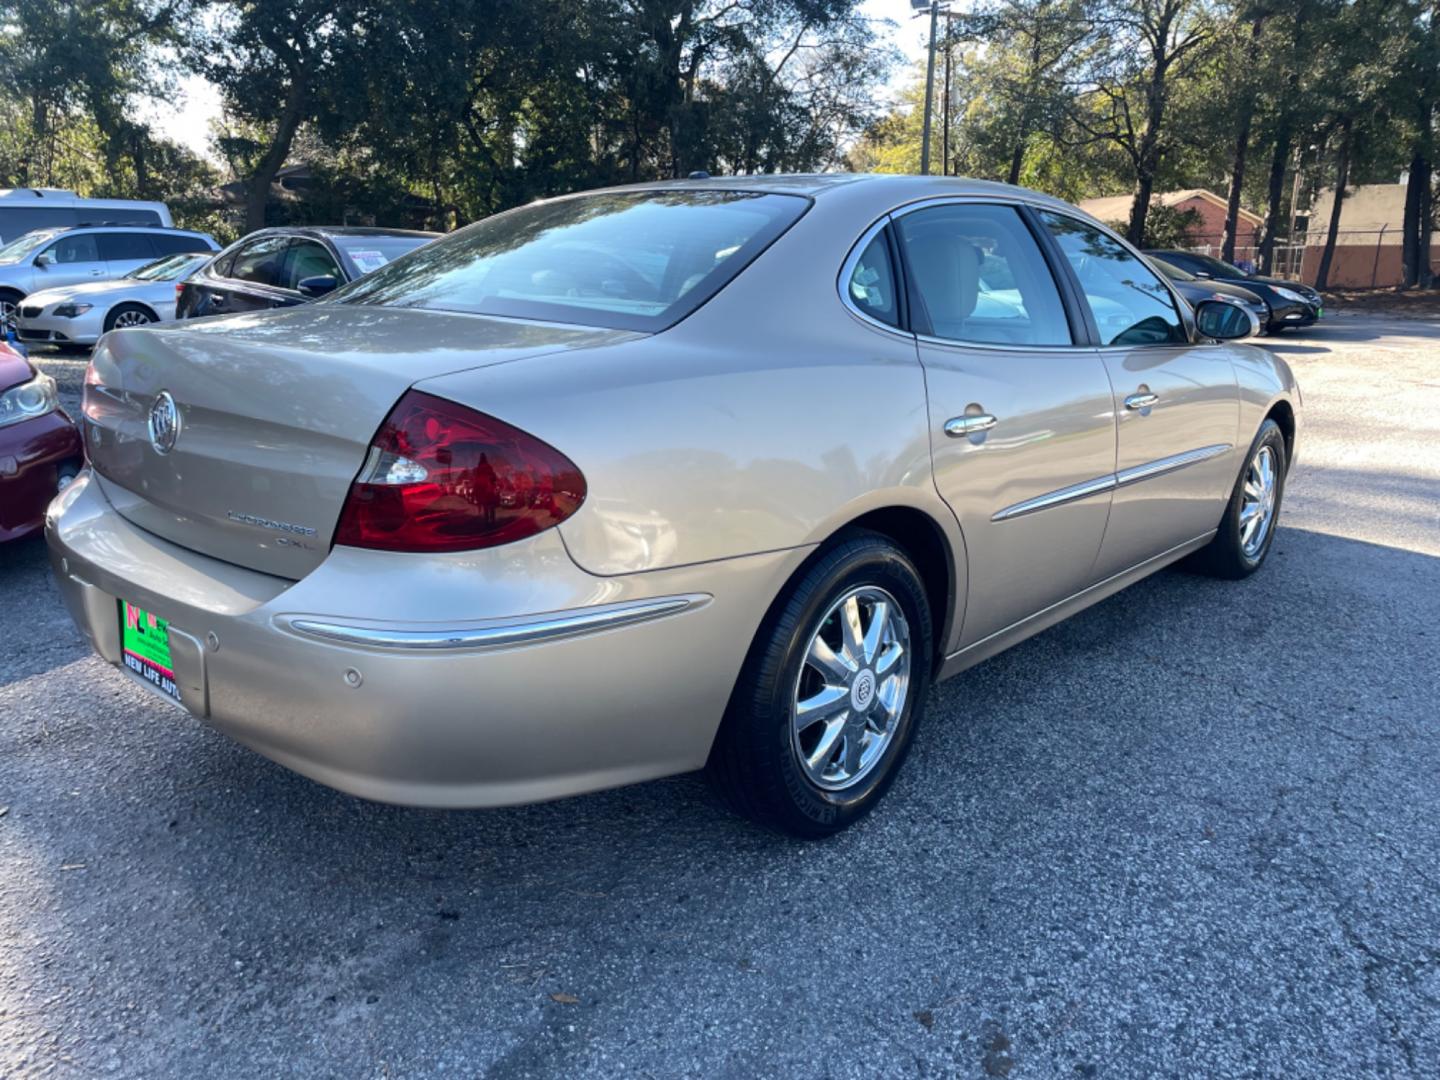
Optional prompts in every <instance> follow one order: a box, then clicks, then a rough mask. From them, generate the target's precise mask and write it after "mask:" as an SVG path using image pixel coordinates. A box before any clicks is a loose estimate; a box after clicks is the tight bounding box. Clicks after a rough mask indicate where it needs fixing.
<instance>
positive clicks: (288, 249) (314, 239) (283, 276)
mask: <svg viewBox="0 0 1440 1080" xmlns="http://www.w3.org/2000/svg"><path fill="white" fill-rule="evenodd" d="M439 235H440V234H439V233H430V232H412V231H409V230H406V229H371V228H360V227H348V226H344V227H342V226H333V227H331V226H326V227H319V226H294V227H286V228H276V229H261V230H260V231H258V232H253V233H251V234H250V235H249V236H246V237H244V238H243V239H241V240H240V241H238V242H237V243H234V244H232V245H231V246H230V247H228V248H226V249H225V250H224V251H223V252H222V253H221V254H220V256H219V257H218V258H216V259H215V260H214V261H213V262H212V263H210V265H209V266H207V267H205V268H204V269H203V270H201V271H200V272H199V273H197V274H195V275H194V276H193V277H192V278H191V279H190V280H189V281H187V282H185V286H184V288H182V289H181V290H180V295H179V298H178V300H177V301H176V305H175V317H176V318H177V319H194V318H199V317H202V316H209V315H228V314H233V313H235V312H238V311H259V310H264V309H266V308H276V307H291V306H293V305H295V304H304V303H308V302H309V301H311V300H314V299H316V298H317V297H320V296H324V295H325V294H326V293H328V292H330V291H332V290H334V289H336V288H338V287H339V286H341V285H344V284H346V283H347V282H351V281H354V280H355V279H356V278H358V277H360V276H362V275H364V274H368V273H370V272H371V271H372V270H378V269H379V268H380V267H382V266H384V265H385V264H386V263H388V262H389V261H390V260H391V259H394V258H397V257H399V256H401V255H404V254H405V253H406V252H408V251H412V250H414V249H415V248H417V247H419V246H421V245H422V244H428V243H429V242H430V241H431V240H434V239H435V238H436V237H437V236H439Z"/></svg>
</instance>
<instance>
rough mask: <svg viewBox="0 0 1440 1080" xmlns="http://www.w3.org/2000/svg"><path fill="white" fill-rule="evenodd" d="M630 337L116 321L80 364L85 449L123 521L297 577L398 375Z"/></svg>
mask: <svg viewBox="0 0 1440 1080" xmlns="http://www.w3.org/2000/svg"><path fill="white" fill-rule="evenodd" d="M637 336H640V335H637V334H635V333H633V332H628V331H619V330H603V329H592V328H587V327H575V326H556V325H553V324H541V323H528V322H522V321H518V320H509V319H495V318H489V317H486V316H477V315H462V314H449V313H444V312H436V311H416V310H410V309H403V308H380V307H372V306H355V307H350V306H347V305H343V304H319V305H314V306H308V307H302V308H295V309H291V310H288V311H283V312H273V313H264V314H260V315H253V314H252V315H236V316H230V317H225V318H219V319H206V320H200V321H196V322H180V323H172V324H169V325H166V326H162V327H157V328H147V329H137V330H127V331H122V332H120V333H116V334H110V335H108V336H107V337H106V338H105V340H104V342H103V344H102V345H101V347H99V348H97V349H96V351H95V355H94V357H93V358H92V360H91V369H90V373H89V375H88V376H87V380H86V389H85V410H84V411H85V428H86V446H87V450H88V453H89V457H90V461H91V463H92V464H93V465H94V467H95V471H96V473H97V474H98V475H99V477H100V483H101V486H102V488H103V490H104V491H105V494H106V495H107V496H108V497H109V499H110V501H111V502H112V503H113V504H114V506H115V508H116V510H117V511H118V512H119V513H120V514H122V515H123V516H124V517H126V518H127V519H129V520H130V521H132V522H133V523H134V524H136V525H138V526H140V527H141V528H143V529H146V530H147V531H149V532H152V533H156V534H157V535H159V536H162V537H164V538H165V539H167V540H170V541H172V542H173V543H176V544H179V545H181V546H182V547H185V548H189V549H191V550H194V551H199V552H202V553H204V554H206V555H210V556H212V557H214V558H218V559H223V560H225V561H226V562H230V563H234V564H236V565H239V566H245V567H248V568H250V569H253V570H259V571H262V572H264V573H269V574H276V575H278V576H281V577H287V578H291V579H295V580H298V579H299V578H301V577H303V576H304V575H305V574H307V573H308V572H309V571H310V570H312V569H314V568H315V567H316V566H318V565H319V564H320V562H321V561H322V560H323V559H324V558H325V556H326V554H327V553H328V552H329V550H330V542H331V536H332V535H333V533H334V529H335V523H336V521H337V519H338V518H339V515H340V510H341V507H342V506H343V504H344V502H345V497H346V495H347V494H348V492H349V489H350V483H351V481H352V480H353V479H354V478H355V475H356V473H357V472H358V471H359V469H360V466H361V464H362V462H363V461H364V459H365V454H366V452H367V450H368V448H369V445H370V440H371V438H372V436H373V435H374V434H375V431H376V429H377V428H378V427H379V426H380V423H381V421H382V420H384V418H385V416H386V415H387V414H388V413H389V411H390V409H391V408H392V407H393V406H394V405H395V403H396V401H398V400H399V398H400V396H401V395H402V394H403V393H404V392H405V390H406V389H407V388H409V387H410V386H411V384H413V383H415V382H417V381H419V380H421V379H428V378H432V377H434V376H437V375H444V374H447V373H450V372H455V371H463V370H467V369H470V368H476V367H485V366H488V365H491V364H499V363H505V362H508V361H511V360H518V359H522V358H524V357H529V356H540V355H544V354H547V353H552V352H557V351H562V350H567V349H578V348H587V347H590V346H595V345H602V344H609V343H612V342H615V341H619V340H625V339H627V338H632V337H637ZM172 406H173V407H172ZM152 411H153V412H154V413H155V420H154V423H152V420H151V414H152ZM174 418H178V425H174V426H175V431H174V436H173V445H171V446H170V447H169V449H168V450H164V449H163V447H164V445H165V443H166V441H167V433H168V428H169V426H170V424H171V422H172V421H173V419H174ZM502 419H503V418H502ZM152 434H154V435H156V436H158V438H152ZM157 443H158V446H157ZM162 450H163V452H162Z"/></svg>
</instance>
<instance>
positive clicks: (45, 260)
mask: <svg viewBox="0 0 1440 1080" xmlns="http://www.w3.org/2000/svg"><path fill="white" fill-rule="evenodd" d="M35 265H36V266H38V267H39V268H40V269H41V270H49V269H50V267H52V266H54V265H55V252H53V251H50V250H48V249H47V250H45V251H42V252H40V254H39V255H36V256H35Z"/></svg>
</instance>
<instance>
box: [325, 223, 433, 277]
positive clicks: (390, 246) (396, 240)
mask: <svg viewBox="0 0 1440 1080" xmlns="http://www.w3.org/2000/svg"><path fill="white" fill-rule="evenodd" d="M434 239H435V237H433V236H426V235H425V234H423V233H422V234H420V235H419V236H386V235H384V234H381V235H374V234H364V235H360V236H346V235H345V234H343V233H341V234H338V235H337V234H333V233H332V234H331V236H330V242H331V243H332V244H334V245H335V246H336V247H338V248H339V249H340V250H341V251H343V252H344V253H345V254H346V255H348V256H349V257H350V261H351V262H353V263H354V264H355V269H357V270H359V271H360V273H362V274H368V273H370V272H371V271H372V270H379V269H380V267H382V266H384V265H385V264H386V263H388V262H390V261H391V260H392V259H398V258H399V257H400V256H401V255H405V254H408V253H409V252H411V251H414V250H415V249H416V248H417V247H420V246H421V245H422V244H428V243H430V241H431V240H434Z"/></svg>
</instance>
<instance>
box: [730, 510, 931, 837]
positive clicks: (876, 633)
mask: <svg viewBox="0 0 1440 1080" xmlns="http://www.w3.org/2000/svg"><path fill="white" fill-rule="evenodd" d="M877 624H878V625H877ZM932 656H933V642H932V634H931V622H930V607H929V603H928V601H927V599H926V594H925V587H924V584H923V583H922V581H921V579H920V575H919V573H918V571H917V570H916V569H915V565H914V564H913V563H912V562H911V561H910V559H909V557H908V556H907V555H906V554H905V553H904V552H903V551H901V550H900V548H898V547H896V546H895V544H894V543H892V542H891V541H890V540H889V539H888V538H886V537H883V536H881V535H879V534H877V533H872V532H868V531H859V530H856V531H855V532H852V533H849V534H847V535H845V536H844V537H843V538H841V539H840V540H839V541H838V542H836V543H835V544H834V546H833V547H831V548H829V549H828V550H826V551H824V552H823V554H821V555H820V557H819V558H817V559H816V560H815V562H814V563H813V565H811V566H809V567H808V568H807V569H806V570H805V571H804V572H803V573H802V574H801V575H800V576H799V577H798V578H797V579H796V580H794V581H793V582H791V584H790V585H789V586H788V587H787V588H786V591H785V592H784V593H783V594H782V595H781V596H780V598H779V599H778V600H777V601H776V603H775V604H774V606H773V607H772V608H771V611H770V614H769V616H768V617H767V618H766V621H765V623H764V624H763V625H762V626H761V628H760V631H759V633H758V634H757V635H756V638H755V641H754V643H753V644H752V645H751V648H750V654H749V656H748V657H747V658H746V661H745V666H744V668H743V669H742V671H741V675H740V679H739V681H738V682H737V683H736V686H735V690H734V693H733V694H732V695H731V700H730V705H729V707H728V709H727V710H726V713H725V718H724V720H723V721H722V722H721V725H720V731H719V733H718V734H717V735H716V738H715V745H714V747H713V748H712V749H711V752H710V761H709V764H708V765H707V768H706V771H707V773H708V775H709V778H710V780H711V782H712V784H713V785H714V786H715V788H716V790H717V791H718V792H719V793H720V795H721V796H722V797H723V798H724V799H725V801H726V802H727V803H728V804H729V805H730V806H731V807H732V808H733V809H735V810H736V811H737V812H739V813H741V814H744V815H745V816H746V817H749V818H751V819H752V820H755V821H758V822H760V823H762V824H765V825H768V826H770V827H771V828H774V829H777V830H780V831H782V832H787V833H790V834H791V835H794V836H799V837H804V838H816V837H822V836H829V835H831V834H833V833H836V832H839V831H840V830H841V829H844V828H845V827H847V826H849V825H851V824H853V823H854V822H856V821H858V820H859V819H860V818H861V817H863V816H864V815H865V814H867V813H869V812H870V811H871V810H872V809H873V808H874V807H875V804H876V803H878V802H879V801H880V799H881V798H882V797H883V796H884V794H885V792H886V791H887V790H889V787H890V784H891V783H892V782H893V781H894V779H895V775H896V773H897V772H898V771H899V768H900V766H901V764H902V763H903V762H904V760H905V755H906V754H907V753H908V752H909V749H910V745H911V743H912V742H913V741H914V737H915V730H916V728H917V727H918V725H919V723H920V718H921V714H922V712H923V711H924V701H925V695H926V693H927V692H928V690H929V688H930V676H931V658H932Z"/></svg>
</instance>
